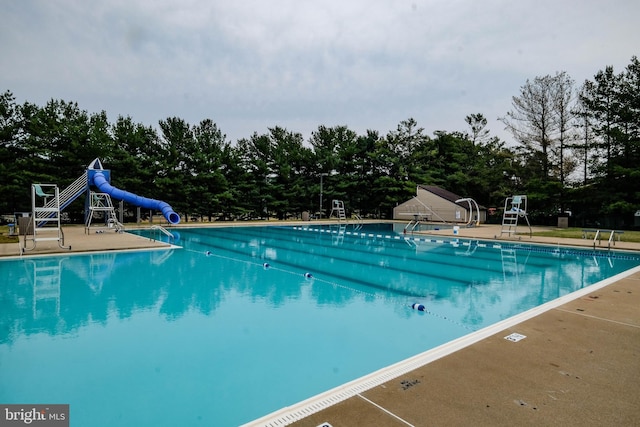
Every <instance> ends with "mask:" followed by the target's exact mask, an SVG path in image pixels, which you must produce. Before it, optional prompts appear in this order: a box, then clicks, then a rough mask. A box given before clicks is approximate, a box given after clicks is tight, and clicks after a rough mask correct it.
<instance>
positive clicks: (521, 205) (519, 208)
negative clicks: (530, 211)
mask: <svg viewBox="0 0 640 427" xmlns="http://www.w3.org/2000/svg"><path fill="white" fill-rule="evenodd" d="M519 218H524V219H525V221H526V222H527V226H529V237H531V234H532V231H531V224H530V223H529V217H528V216H527V196H525V195H518V196H512V197H507V198H506V199H505V200H504V213H503V214H502V229H501V230H500V235H501V236H502V234H503V233H507V235H512V234H513V235H515V234H516V232H517V231H518V219H519Z"/></svg>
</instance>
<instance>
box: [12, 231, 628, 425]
mask: <svg viewBox="0 0 640 427" xmlns="http://www.w3.org/2000/svg"><path fill="white" fill-rule="evenodd" d="M140 233H143V232H140ZM175 234H176V235H178V234H179V239H178V240H177V241H176V244H179V245H181V246H183V249H176V250H169V251H141V252H118V253H102V254H89V255H73V256H70V255H67V256H59V257H34V258H29V259H13V260H3V261H0V274H1V277H2V278H3V280H2V286H1V287H0V377H1V378H2V382H1V383H0V402H3V403H27V402H29V403H43V402H47V403H70V405H71V418H72V419H73V421H72V425H92V426H112V425H136V426H145V425H154V426H161V425H194V424H195V425H197V424H201V425H218V426H233V425H238V424H242V423H245V422H249V421H251V420H253V419H256V418H258V417H261V416H263V415H265V414H267V413H270V412H272V411H275V410H277V409H279V408H282V407H284V406H287V405H291V404H294V403H296V402H298V401H300V400H303V399H306V398H308V397H310V396H313V395H315V394H317V393H320V392H323V391H325V390H328V389H330V388H332V387H335V386H337V385H340V384H343V383H345V382H347V381H350V380H353V379H355V378H358V377H360V376H363V375H366V374H368V373H370V372H372V371H375V370H377V369H380V368H382V367H385V366H388V365H390V364H393V363H395V362H398V361H400V360H403V359H405V358H408V357H411V356H414V355H416V354H418V353H421V352H424V351H426V350H428V349H430V348H433V347H436V346H438V345H441V344H443V343H446V342H449V341H451V340H453V339H455V338H458V337H460V336H463V335H466V334H468V333H470V332H472V331H476V330H479V329H481V328H484V327H486V326H488V325H491V324H494V323H495V322H497V321H500V320H503V319H506V318H508V317H510V316H513V315H515V314H517V313H520V312H522V311H525V310H527V309H530V308H532V307H535V306H538V305H540V304H542V303H544V302H546V301H549V300H553V299H555V298H558V297H560V296H562V295H566V294H568V293H571V292H573V291H575V290H578V289H581V288H583V287H586V286H589V285H591V284H594V283H596V282H598V281H600V280H603V279H605V278H607V277H610V276H613V275H615V274H617V273H620V272H622V271H625V270H627V269H629V268H632V267H635V266H637V265H640V258H639V257H638V256H637V255H636V254H631V253H625V252H606V251H598V252H592V251H583V250H578V249H571V248H557V247H548V246H537V245H526V244H511V243H498V242H490V241H487V242H483V241H471V240H464V239H453V238H433V237H424V236H421V237H416V238H414V237H413V236H410V237H406V236H403V235H402V233H401V232H394V230H393V229H392V226H391V225H386V224H384V225H376V226H370V227H369V226H366V227H362V228H361V227H353V226H341V227H340V226H324V227H319V226H312V227H294V226H287V227H281V226H277V227H227V228H200V229H182V228H181V229H179V230H178V231H176V232H175ZM307 273H308V274H307ZM306 276H310V277H306ZM414 303H419V304H423V305H424V306H425V307H426V308H427V311H426V312H421V311H417V310H413V309H411V308H410V305H412V304H414Z"/></svg>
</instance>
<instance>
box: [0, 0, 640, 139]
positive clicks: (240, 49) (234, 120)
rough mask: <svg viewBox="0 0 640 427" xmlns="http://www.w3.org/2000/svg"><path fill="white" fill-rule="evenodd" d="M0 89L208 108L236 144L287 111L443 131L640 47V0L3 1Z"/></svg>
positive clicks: (204, 111) (122, 108)
mask: <svg viewBox="0 0 640 427" xmlns="http://www.w3.org/2000/svg"><path fill="white" fill-rule="evenodd" d="M0 7H1V11H2V18H3V19H2V25H0V66H1V67H0V70H1V71H0V90H2V91H3V92H4V91H6V90H10V91H11V92H13V94H14V95H15V97H16V100H17V102H18V103H22V102H24V101H29V102H32V103H36V104H38V105H41V106H43V105H45V104H46V102H47V101H48V100H50V99H52V98H53V99H61V100H65V101H75V102H78V105H79V107H80V108H81V109H83V110H87V111H88V112H89V113H93V112H99V111H101V110H105V111H106V112H107V114H108V117H109V121H110V122H111V123H114V122H115V121H116V119H117V117H118V116H120V115H122V116H131V118H132V119H133V120H134V121H135V122H140V123H143V124H145V125H151V126H154V127H156V126H157V123H158V121H159V120H162V119H166V118H168V117H173V116H176V117H180V118H182V119H184V120H186V121H187V122H188V123H190V124H192V125H195V124H198V123H199V122H200V121H201V120H203V119H207V118H208V119H212V120H213V121H214V122H216V123H217V124H218V126H219V128H220V129H221V130H222V132H223V133H225V134H226V135H227V137H228V139H229V141H230V142H235V141H236V140H237V139H239V138H246V137H250V136H251V135H252V134H253V132H258V133H260V134H262V133H266V132H268V128H270V127H274V126H276V125H278V126H282V127H285V128H287V129H288V130H290V131H295V132H300V133H302V134H303V136H304V138H305V140H307V139H308V138H309V136H310V135H311V132H312V131H314V130H316V129H317V128H318V126H319V125H325V126H336V125H346V126H348V127H349V128H350V129H352V130H354V131H356V132H358V133H359V134H362V133H364V132H365V131H366V130H367V129H373V130H378V131H379V132H380V133H381V134H382V135H384V134H386V133H387V132H388V131H390V130H395V129H396V127H397V125H398V124H399V123H400V122H401V121H402V120H405V119H408V118H410V117H413V118H414V119H416V120H417V122H418V125H419V126H420V127H423V128H424V129H425V131H426V132H427V134H429V135H431V134H432V133H433V132H434V131H436V130H445V131H450V132H452V131H467V130H468V128H467V125H466V123H465V122H464V118H465V116H467V115H469V114H471V113H482V114H484V115H485V117H487V119H488V120H489V125H488V128H489V129H490V130H491V132H492V134H493V135H497V136H500V137H501V138H503V139H505V140H506V141H508V142H510V141H511V138H510V136H509V135H508V134H506V133H505V131H504V130H503V128H504V125H503V124H501V123H500V122H498V121H497V118H498V117H499V116H504V115H505V114H506V112H507V111H509V110H510V109H511V98H512V97H513V96H517V95H518V94H519V90H520V87H521V86H522V85H524V84H525V82H526V80H527V79H530V80H533V79H534V78H535V77H536V76H544V75H547V74H550V75H553V74H555V73H556V72H557V71H566V72H567V73H568V74H569V76H571V77H572V78H573V79H574V80H575V81H576V84H577V85H578V84H581V83H582V82H584V80H585V79H592V78H593V75H594V74H595V73H596V72H598V71H599V70H603V69H604V68H605V67H606V66H608V65H612V66H613V67H614V70H615V71H616V72H620V71H622V70H623V69H624V68H625V67H626V66H627V65H628V64H629V63H630V60H631V57H632V56H633V55H639V54H640V49H639V47H640V24H639V23H638V17H639V16H640V1H638V0H607V1H605V0H550V1H548V0H509V1H497V0H466V1H462V0H460V1H454V0H440V1H436V0H414V1H401V0H315V1H306V0H271V1H268V0H254V1H245V0H225V1H223V0H179V1H168V0H153V1H152V0H149V1H137V0H103V1H99V2H97V1H86V0H77V1H71V0H55V1H54V0H0Z"/></svg>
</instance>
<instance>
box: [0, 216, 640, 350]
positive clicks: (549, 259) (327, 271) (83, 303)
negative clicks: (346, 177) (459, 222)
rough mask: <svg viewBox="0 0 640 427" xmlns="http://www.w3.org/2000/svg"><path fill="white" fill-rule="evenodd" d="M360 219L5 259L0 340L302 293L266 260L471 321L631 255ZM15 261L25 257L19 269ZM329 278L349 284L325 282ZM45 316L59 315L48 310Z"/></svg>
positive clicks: (322, 298)
mask: <svg viewBox="0 0 640 427" xmlns="http://www.w3.org/2000/svg"><path fill="white" fill-rule="evenodd" d="M360 231H361V230H353V232H350V230H349V229H348V228H346V226H345V225H341V226H338V227H335V226H333V227H328V228H326V229H325V230H322V232H313V231H312V230H302V231H292V230H291V229H288V228H287V229H284V228H280V227H270V228H257V227H251V228H238V229H202V230H184V231H182V232H181V236H180V239H181V243H182V244H183V245H184V247H185V249H177V250H165V251H149V252H132V253H111V252H108V253H101V254H90V255H82V256H66V257H49V258H33V259H27V260H14V261H6V262H2V263H0V266H2V269H3V272H4V277H6V278H7V279H8V280H7V283H10V284H12V285H11V286H6V287H3V288H2V290H1V292H2V294H1V295H2V300H1V301H2V306H3V307H2V308H3V309H2V310H1V314H0V321H1V323H0V326H2V327H4V328H7V329H8V330H10V331H11V333H2V334H0V342H10V341H11V340H12V339H13V338H15V337H16V336H17V335H20V334H29V333H32V332H40V331H43V330H46V331H49V332H50V333H65V332H67V331H72V330H76V329H77V328H78V327H80V326H81V325H84V324H87V323H90V322H98V323H101V322H106V320H107V319H108V317H109V316H116V317H118V318H127V317H129V316H131V315H132V313H135V312H137V311H140V310H142V311H144V310H150V309H152V308H154V307H159V312H160V313H161V314H162V315H163V316H165V318H166V319H178V318H180V317H181V316H182V315H184V313H186V312H188V311H190V310H196V311H198V312H200V313H203V314H205V315H210V314H211V313H213V312H214V311H215V310H216V309H217V308H218V307H219V305H220V304H221V303H222V302H223V301H224V296H225V294H227V293H229V292H231V291H233V292H239V293H241V294H249V295H251V296H252V298H253V299H260V300H265V301H268V302H269V304H271V305H272V306H274V307H277V306H281V305H282V304H284V302H285V301H286V300H289V299H297V298H299V297H300V294H301V289H302V288H301V286H300V280H298V279H295V280H281V281H278V282H265V275H264V274H263V272H262V269H256V268H255V266H256V265H262V264H263V263H264V262H266V261H268V262H269V263H270V264H271V265H272V266H275V268H276V269H279V270H280V272H284V273H286V274H285V277H288V276H291V277H292V278H293V277H298V278H299V277H301V275H302V273H304V272H307V271H308V272H310V273H312V274H313V276H314V280H313V281H311V282H309V283H307V284H309V285H311V292H312V295H313V296H314V298H316V302H317V303H318V304H321V305H326V304H335V305H336V306H343V305H344V304H346V303H348V302H349V301H351V300H353V299H354V298H358V297H360V296H362V295H368V296H369V297H370V298H374V299H375V298H383V299H389V300H392V301H395V303H398V304H405V303H412V302H421V303H426V302H429V304H430V305H431V307H432V308H434V309H437V307H438V305H442V308H441V309H442V310H447V311H450V310H454V311H459V312H460V314H459V317H458V319H457V320H458V321H459V322H462V323H465V324H466V325H467V326H468V327H470V328H474V329H477V328H479V327H482V326H485V325H486V323H487V322H493V321H496V320H501V319H502V318H504V317H508V316H510V315H513V314H514V313H516V312H518V311H521V310H526V309H528V308H531V307H534V306H536V305H539V304H541V303H543V302H545V301H548V300H550V299H553V298H557V297H558V296H560V295H564V294H566V293H569V292H572V291H574V290H576V289H579V288H581V287H583V286H585V285H587V284H590V283H594V282H596V281H599V280H601V279H603V278H604V277H607V276H608V275H611V274H614V273H616V272H618V271H622V270H624V269H626V268H629V267H631V266H633V265H634V263H635V264H637V263H638V261H637V260H629V261H625V260H624V259H620V258H615V257H602V256H600V255H599V254H593V255H587V256H584V253H581V252H576V251H573V252H571V251H567V250H565V251H561V250H559V249H558V250H555V251H549V252H548V253H543V252H540V251H536V250H535V249H533V248H532V247H528V246H526V245H502V246H494V244H492V243H489V244H486V243H484V244H483V243H481V242H478V241H465V240H458V239H451V240H442V239H440V240H433V241H432V240H428V239H407V238H406V237H405V236H402V237H399V238H397V236H396V235H391V236H389V234H388V233H387V234H384V232H382V233H383V235H382V237H376V236H379V235H380V234H378V233H381V231H376V233H374V234H370V233H366V232H360ZM371 235H373V236H374V237H370V236H371ZM390 237H393V238H390ZM407 242H409V243H410V244H411V246H408V245H407ZM205 252H210V253H211V255H212V256H205V255H204V254H205ZM616 263H617V264H619V265H618V266H617V265H616ZM16 265H22V266H23V270H22V272H24V274H22V273H20V271H21V270H20V269H16V268H15V266H16ZM298 275H300V276H298ZM267 277H268V276H267ZM335 286H340V287H343V288H346V289H350V290H352V291H353V292H351V293H335V292H332V291H331V289H332V287H333V288H335ZM49 318H53V319H59V320H61V321H53V322H46V319H49Z"/></svg>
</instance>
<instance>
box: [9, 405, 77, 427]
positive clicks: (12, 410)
mask: <svg viewBox="0 0 640 427" xmlns="http://www.w3.org/2000/svg"><path fill="white" fill-rule="evenodd" d="M5 426H6V427H16V426H37V427H69V405H59V404H55V405H53V404H52V405H41V404H36V405H34V404H24V405H22V404H20V405H3V404H0V427H5Z"/></svg>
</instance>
